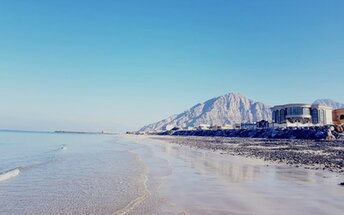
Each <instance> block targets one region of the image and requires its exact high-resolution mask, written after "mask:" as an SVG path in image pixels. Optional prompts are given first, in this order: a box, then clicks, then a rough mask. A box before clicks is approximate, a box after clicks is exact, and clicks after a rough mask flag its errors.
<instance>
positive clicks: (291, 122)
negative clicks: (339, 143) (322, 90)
mask: <svg viewBox="0 0 344 215" xmlns="http://www.w3.org/2000/svg"><path fill="white" fill-rule="evenodd" d="M271 110H272V122H273V124H274V126H275V127H309V126H323V125H331V124H332V108H331V107H327V106H323V105H318V104H316V105H309V104H286V105H278V106H274V107H272V108H271Z"/></svg>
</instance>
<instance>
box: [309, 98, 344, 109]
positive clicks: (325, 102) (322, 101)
mask: <svg viewBox="0 0 344 215" xmlns="http://www.w3.org/2000/svg"><path fill="white" fill-rule="evenodd" d="M313 104H321V105H326V106H329V107H332V108H333V109H338V108H344V104H342V103H339V102H336V101H333V100H332V99H317V100H315V101H314V102H313Z"/></svg>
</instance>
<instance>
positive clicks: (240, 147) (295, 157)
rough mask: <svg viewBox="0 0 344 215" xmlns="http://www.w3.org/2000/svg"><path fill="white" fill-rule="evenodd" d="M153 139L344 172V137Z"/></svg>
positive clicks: (183, 137)
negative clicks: (308, 138)
mask: <svg viewBox="0 0 344 215" xmlns="http://www.w3.org/2000/svg"><path fill="white" fill-rule="evenodd" d="M153 138H154V139H161V140H167V141H168V142H171V143H176V144H181V145H187V146H190V147H196V148H201V149H208V150H214V151H221V152H222V153H227V154H230V155H240V156H244V157H253V158H259V159H263V160H265V161H272V162H277V163H285V164H288V165H292V166H295V167H304V168H306V169H320V170H328V171H331V172H336V173H344V140H336V141H325V140H298V139H262V138H230V137H197V136H153Z"/></svg>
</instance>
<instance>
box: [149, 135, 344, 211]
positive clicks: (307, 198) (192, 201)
mask: <svg viewBox="0 0 344 215" xmlns="http://www.w3.org/2000/svg"><path fill="white" fill-rule="evenodd" d="M147 145H149V147H151V148H152V150H153V151H154V154H155V155H156V156H159V157H162V158H163V159H166V160H167V161H168V162H169V166H170V167H171V168H172V174H171V175H169V176H167V177H166V180H165V182H164V184H163V185H162V188H161V194H160V195H161V196H162V197H164V198H165V199H166V201H168V202H169V203H170V204H172V205H174V207H176V208H179V209H180V211H186V212H187V213H188V214H340V213H341V212H342V211H343V210H344V206H343V205H342V204H341V201H340V199H343V198H344V192H343V190H340V189H341V187H338V185H337V184H338V181H340V180H342V179H343V176H341V175H338V174H337V175H336V174H332V173H328V172H319V171H315V170H305V169H302V168H295V167H290V166H286V165H280V164H279V165H277V164H272V163H267V162H265V161H262V160H257V159H252V158H244V157H240V156H231V155H228V154H221V153H218V152H213V151H209V150H201V149H195V148H191V147H188V146H182V145H177V144H170V143H166V142H165V143H164V142H161V141H153V140H150V142H149V144H147Z"/></svg>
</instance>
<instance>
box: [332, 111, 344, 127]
mask: <svg viewBox="0 0 344 215" xmlns="http://www.w3.org/2000/svg"><path fill="white" fill-rule="evenodd" d="M332 120H333V124H335V125H340V124H344V108H341V109H336V110H333V112H332Z"/></svg>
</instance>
